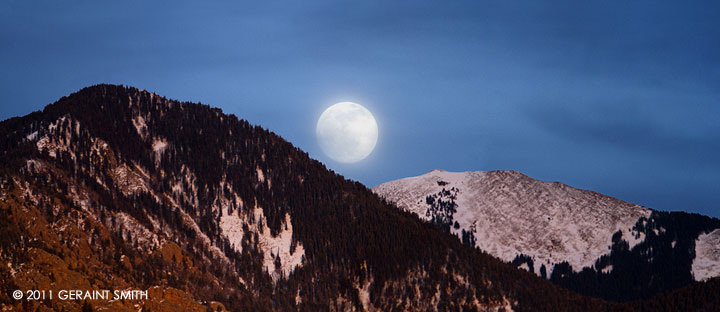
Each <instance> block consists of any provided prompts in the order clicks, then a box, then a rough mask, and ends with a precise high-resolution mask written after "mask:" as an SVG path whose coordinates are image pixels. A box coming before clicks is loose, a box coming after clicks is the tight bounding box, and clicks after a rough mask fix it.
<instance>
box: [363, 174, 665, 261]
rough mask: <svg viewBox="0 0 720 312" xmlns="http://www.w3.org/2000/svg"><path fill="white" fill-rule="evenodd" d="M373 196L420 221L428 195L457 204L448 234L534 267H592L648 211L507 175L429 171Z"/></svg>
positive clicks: (554, 184)
mask: <svg viewBox="0 0 720 312" xmlns="http://www.w3.org/2000/svg"><path fill="white" fill-rule="evenodd" d="M373 191H374V192H375V193H377V194H378V195H380V196H381V197H384V198H385V199H387V200H389V201H390V202H393V203H395V204H396V205H397V206H398V207H399V208H401V209H403V210H407V211H410V212H414V213H417V214H418V216H420V217H421V218H429V217H430V216H431V215H432V213H429V212H428V209H429V205H430V204H428V203H427V200H426V198H427V197H428V196H431V197H438V198H437V199H442V200H444V201H450V200H451V201H452V202H453V203H454V204H455V205H457V208H456V212H455V213H454V214H453V216H452V217H453V218H452V220H453V222H457V224H458V226H457V227H453V228H451V229H450V231H451V232H452V233H455V234H458V235H459V234H461V233H460V232H461V231H463V230H464V231H467V232H472V233H474V234H475V236H476V238H477V240H476V242H477V246H478V247H480V249H482V250H485V251H487V252H489V253H490V254H493V255H495V256H497V257H499V258H501V259H503V260H505V261H511V260H513V259H514V258H515V257H516V256H517V255H518V254H524V255H529V256H531V257H532V258H533V259H536V262H537V263H545V264H547V265H550V266H551V265H553V264H556V263H560V262H563V261H568V262H569V263H570V264H571V265H572V267H573V268H578V269H579V268H583V267H589V266H592V264H593V262H594V261H595V260H596V259H597V258H598V257H600V256H601V255H603V254H605V253H606V252H607V246H609V245H610V244H611V238H612V235H613V233H615V232H616V231H625V232H626V233H625V236H623V237H634V236H635V234H636V233H630V232H631V231H630V229H631V228H632V227H633V225H634V224H635V222H636V221H637V220H638V218H640V217H643V216H645V217H647V216H649V215H650V213H651V211H650V210H648V209H645V208H643V207H641V206H638V205H635V204H631V203H627V202H624V201H621V200H618V199H615V198H612V197H609V196H605V195H602V194H598V193H595V192H592V191H586V190H581V189H576V188H573V187H569V186H566V185H564V184H562V183H559V182H544V181H540V180H536V179H533V178H531V177H529V176H527V175H525V174H523V173H521V172H518V171H513V170H494V171H467V172H447V171H431V172H428V173H426V174H424V175H421V176H417V177H410V178H405V179H400V180H396V181H391V182H387V183H384V184H381V185H378V186H376V187H375V188H373ZM588 215H591V216H593V217H591V218H586V216H588ZM568 224H574V225H575V226H576V227H568ZM518 231H523V232H524V233H525V234H523V235H518ZM634 243H636V241H634V240H632V241H631V245H632V244H634ZM537 269H539V267H536V270H537ZM536 273H537V272H536Z"/></svg>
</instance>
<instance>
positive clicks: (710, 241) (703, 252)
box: [692, 229, 720, 281]
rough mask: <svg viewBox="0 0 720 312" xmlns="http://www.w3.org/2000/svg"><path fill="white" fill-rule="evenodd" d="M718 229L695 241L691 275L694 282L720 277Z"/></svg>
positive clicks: (719, 234) (719, 230)
mask: <svg viewBox="0 0 720 312" xmlns="http://www.w3.org/2000/svg"><path fill="white" fill-rule="evenodd" d="M719 264H720V229H718V230H714V231H712V232H710V233H706V234H701V235H700V236H699V237H698V238H697V240H696V241H695V259H694V260H693V263H692V274H693V276H694V277H695V280H698V281H700V280H706V279H708V278H711V277H714V276H720V265H719Z"/></svg>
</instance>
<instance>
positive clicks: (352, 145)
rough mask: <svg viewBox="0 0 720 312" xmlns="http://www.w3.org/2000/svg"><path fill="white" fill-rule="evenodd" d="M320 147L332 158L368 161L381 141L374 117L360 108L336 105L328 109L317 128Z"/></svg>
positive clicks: (357, 105) (352, 105) (354, 105)
mask: <svg viewBox="0 0 720 312" xmlns="http://www.w3.org/2000/svg"><path fill="white" fill-rule="evenodd" d="M315 135H317V139H318V143H319V144H320V147H321V148H322V150H323V152H325V154H326V155H328V156H329V157H330V158H332V159H334V160H336V161H339V162H343V163H354V162H358V161H361V160H363V159H365V157H367V156H368V155H370V153H372V151H373V149H375V144H376V143H377V138H378V126H377V122H375V117H373V115H372V114H371V113H370V111H369V110H367V109H366V108H365V107H363V106H362V105H360V104H356V103H352V102H342V103H337V104H335V105H333V106H330V107H328V108H327V109H326V110H325V111H324V112H323V113H322V115H320V119H318V122H317V127H316V128H315Z"/></svg>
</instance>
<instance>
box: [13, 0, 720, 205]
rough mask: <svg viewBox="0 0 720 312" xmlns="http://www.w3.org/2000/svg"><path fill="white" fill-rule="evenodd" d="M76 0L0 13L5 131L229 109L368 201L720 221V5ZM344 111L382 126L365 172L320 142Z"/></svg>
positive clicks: (20, 4) (26, 4)
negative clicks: (529, 181) (43, 113)
mask: <svg viewBox="0 0 720 312" xmlns="http://www.w3.org/2000/svg"><path fill="white" fill-rule="evenodd" d="M31 2H32V4H30V3H31ZM65 2H66V1H2V2H0V42H1V43H2V44H1V46H0V68H1V69H2V75H0V99H1V101H0V103H2V104H0V119H3V120H4V119H7V118H10V117H13V116H21V115H25V114H28V113H30V112H32V111H34V110H39V109H41V108H42V107H44V106H45V105H47V104H49V103H52V102H54V101H56V100H57V99H58V98H60V97H61V96H64V95H67V94H69V93H72V92H74V91H77V90H79V89H81V88H83V87H85V86H89V85H93V84H97V83H114V84H124V85H131V86H135V87H138V88H140V89H146V90H148V91H151V92H155V93H158V94H160V95H163V96H166V97H169V98H174V99H179V100H186V101H194V102H202V103H205V104H210V105H212V106H216V107H220V108H222V109H223V110H224V111H225V112H226V113H231V114H235V115H237V116H238V117H240V118H243V119H247V120H249V121H250V122H251V123H254V124H259V125H261V126H263V127H265V128H268V129H270V130H272V131H274V132H275V133H277V134H279V135H281V136H283V137H284V138H286V139H287V140H289V141H290V142H292V143H293V144H295V145H296V146H298V147H300V148H302V149H303V150H305V151H307V152H308V153H310V155H311V156H312V157H314V158H317V159H319V160H321V161H322V162H324V163H325V164H326V165H327V166H328V167H329V168H331V169H333V170H335V171H337V172H339V173H341V174H343V175H345V176H346V177H348V178H351V179H354V180H358V181H361V182H363V183H364V184H366V185H367V186H370V187H372V186H375V185H377V184H379V183H382V182H385V181H389V180H394V179H398V178H403V177H407V176H415V175H420V174H423V173H425V172H427V171H429V170H431V169H436V168H440V169H445V170H450V171H467V170H495V169H505V170H517V171H520V172H523V173H525V174H528V175H530V176H532V177H534V178H538V179H541V180H547V181H561V182H564V183H567V184H569V185H572V186H575V187H579V188H585V189H592V190H595V191H598V192H601V193H604V194H608V195H611V196H614V197H618V198H620V199H623V200H627V201H630V202H634V203H637V204H640V205H643V206H647V207H650V208H654V209H660V210H684V211H691V212H698V213H702V214H706V215H711V216H715V217H718V216H720V204H719V203H720V2H718V1H672V2H670V1H668V2H665V1H601V2H597V5H594V4H589V3H580V2H584V1H563V2H553V3H552V4H551V3H550V2H545V1H527V2H523V1H492V2H483V1H427V2H425V1H417V0H415V1H337V0H336V1H287V2H284V1H264V2H271V3H272V4H262V5H259V4H236V3H233V4H230V3H225V4H207V3H204V4H179V1H157V2H163V3H161V4H149V3H146V2H150V1H128V2H122V3H120V4H98V3H99V2H103V3H106V2H108V1H72V2H74V3H75V4H68V3H65ZM67 2H69V1H67ZM153 2H156V1H153ZM259 2H263V1H253V3H259ZM342 101H352V102H357V103H360V104H362V105H364V106H365V107H367V108H368V109H369V110H370V111H372V112H373V114H375V117H376V118H377V120H378V125H379V129H380V130H379V141H378V145H377V148H376V150H375V151H374V152H373V153H372V154H371V155H370V156H369V157H368V158H367V159H365V160H364V161H361V162H359V163H355V164H340V163H337V162H334V161H332V160H331V159H329V158H328V157H326V156H325V155H324V154H323V153H322V152H321V150H320V148H319V145H318V143H317V141H316V139H315V122H316V120H317V118H318V117H319V116H320V114H321V113H322V111H323V110H324V109H325V108H326V107H328V106H330V105H332V104H334V103H337V102H342Z"/></svg>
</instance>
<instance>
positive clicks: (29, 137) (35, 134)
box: [25, 131, 38, 141]
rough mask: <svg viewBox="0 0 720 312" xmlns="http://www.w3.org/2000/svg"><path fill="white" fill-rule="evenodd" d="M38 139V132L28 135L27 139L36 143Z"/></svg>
mask: <svg viewBox="0 0 720 312" xmlns="http://www.w3.org/2000/svg"><path fill="white" fill-rule="evenodd" d="M37 137H38V132H37V131H35V132H33V133H30V134H28V135H27V136H26V137H25V139H27V140H28V141H34V140H35V139H37Z"/></svg>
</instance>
